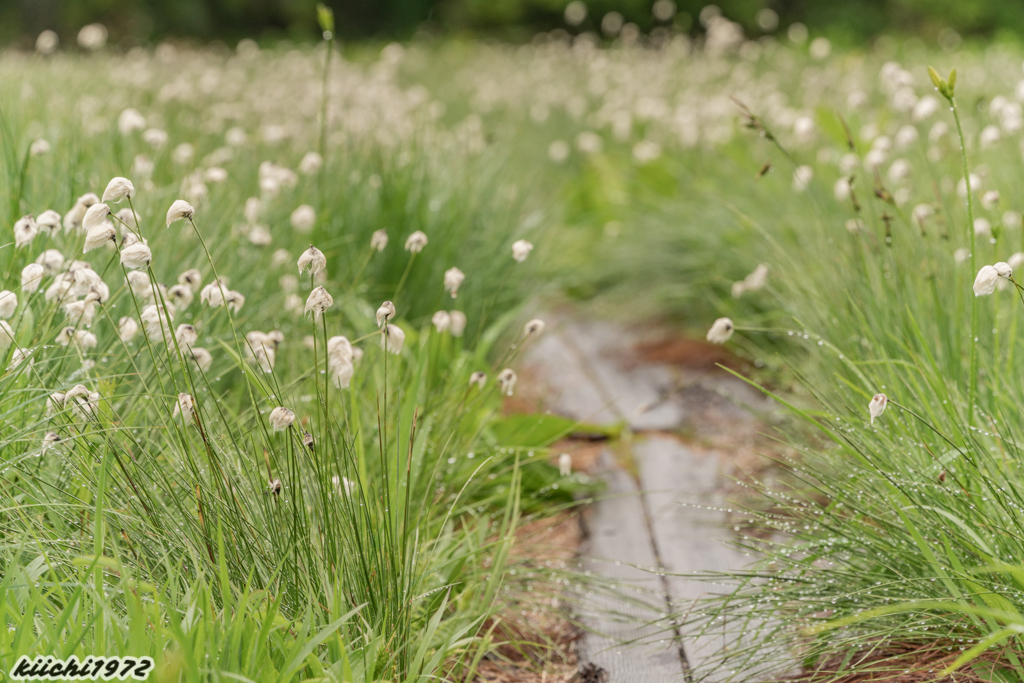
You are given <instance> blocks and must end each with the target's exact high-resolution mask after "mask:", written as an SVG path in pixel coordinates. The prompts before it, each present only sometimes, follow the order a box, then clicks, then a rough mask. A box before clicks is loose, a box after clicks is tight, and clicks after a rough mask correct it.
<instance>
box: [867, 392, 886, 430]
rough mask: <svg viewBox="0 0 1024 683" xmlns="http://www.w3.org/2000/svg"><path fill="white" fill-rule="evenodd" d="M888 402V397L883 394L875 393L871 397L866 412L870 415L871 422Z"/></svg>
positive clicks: (872, 422)
mask: <svg viewBox="0 0 1024 683" xmlns="http://www.w3.org/2000/svg"><path fill="white" fill-rule="evenodd" d="M888 403H889V397H888V396H886V395H885V394H875V395H874V396H873V397H872V398H871V402H870V403H868V414H869V415H870V416H871V424H874V423H875V418H876V417H878V416H879V415H881V414H882V413H884V412H885V406H886V405H888Z"/></svg>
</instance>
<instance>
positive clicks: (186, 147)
mask: <svg viewBox="0 0 1024 683" xmlns="http://www.w3.org/2000/svg"><path fill="white" fill-rule="evenodd" d="M195 156H196V150H195V148H194V147H193V146H192V145H190V144H189V143H187V142H183V143H181V144H180V145H178V146H177V147H175V148H174V151H173V152H171V161H173V162H174V163H176V164H178V165H179V166H187V165H188V164H191V163H192V159H194V158H195Z"/></svg>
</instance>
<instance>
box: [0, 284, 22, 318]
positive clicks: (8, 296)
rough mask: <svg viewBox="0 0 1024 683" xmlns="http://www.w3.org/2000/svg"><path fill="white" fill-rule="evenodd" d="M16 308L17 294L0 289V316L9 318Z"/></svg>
mask: <svg viewBox="0 0 1024 683" xmlns="http://www.w3.org/2000/svg"><path fill="white" fill-rule="evenodd" d="M17 309H18V295H17V294H15V293H14V292H11V291H8V290H6V289H5V290H3V291H0V318H5V319H6V318H10V317H11V316H12V315H14V311H16V310H17Z"/></svg>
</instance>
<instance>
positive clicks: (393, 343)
mask: <svg viewBox="0 0 1024 683" xmlns="http://www.w3.org/2000/svg"><path fill="white" fill-rule="evenodd" d="M380 345H381V347H382V348H384V349H386V350H387V351H390V352H391V353H394V354H399V353H401V352H402V347H403V346H404V345H405V331H404V330H403V329H402V328H401V327H399V326H398V325H388V326H387V332H386V334H383V335H381V338H380Z"/></svg>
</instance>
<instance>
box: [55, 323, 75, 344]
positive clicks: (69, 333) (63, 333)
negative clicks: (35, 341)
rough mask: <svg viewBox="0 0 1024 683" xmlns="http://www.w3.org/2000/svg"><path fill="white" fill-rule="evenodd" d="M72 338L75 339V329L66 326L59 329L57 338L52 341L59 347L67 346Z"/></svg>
mask: <svg viewBox="0 0 1024 683" xmlns="http://www.w3.org/2000/svg"><path fill="white" fill-rule="evenodd" d="M74 338H75V328H74V327H71V326H68V327H62V328H61V330H60V332H58V333H57V336H56V337H55V338H54V341H55V342H57V343H58V344H60V345H61V346H67V345H68V344H70V343H71V341H72V340H73V339H74Z"/></svg>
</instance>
